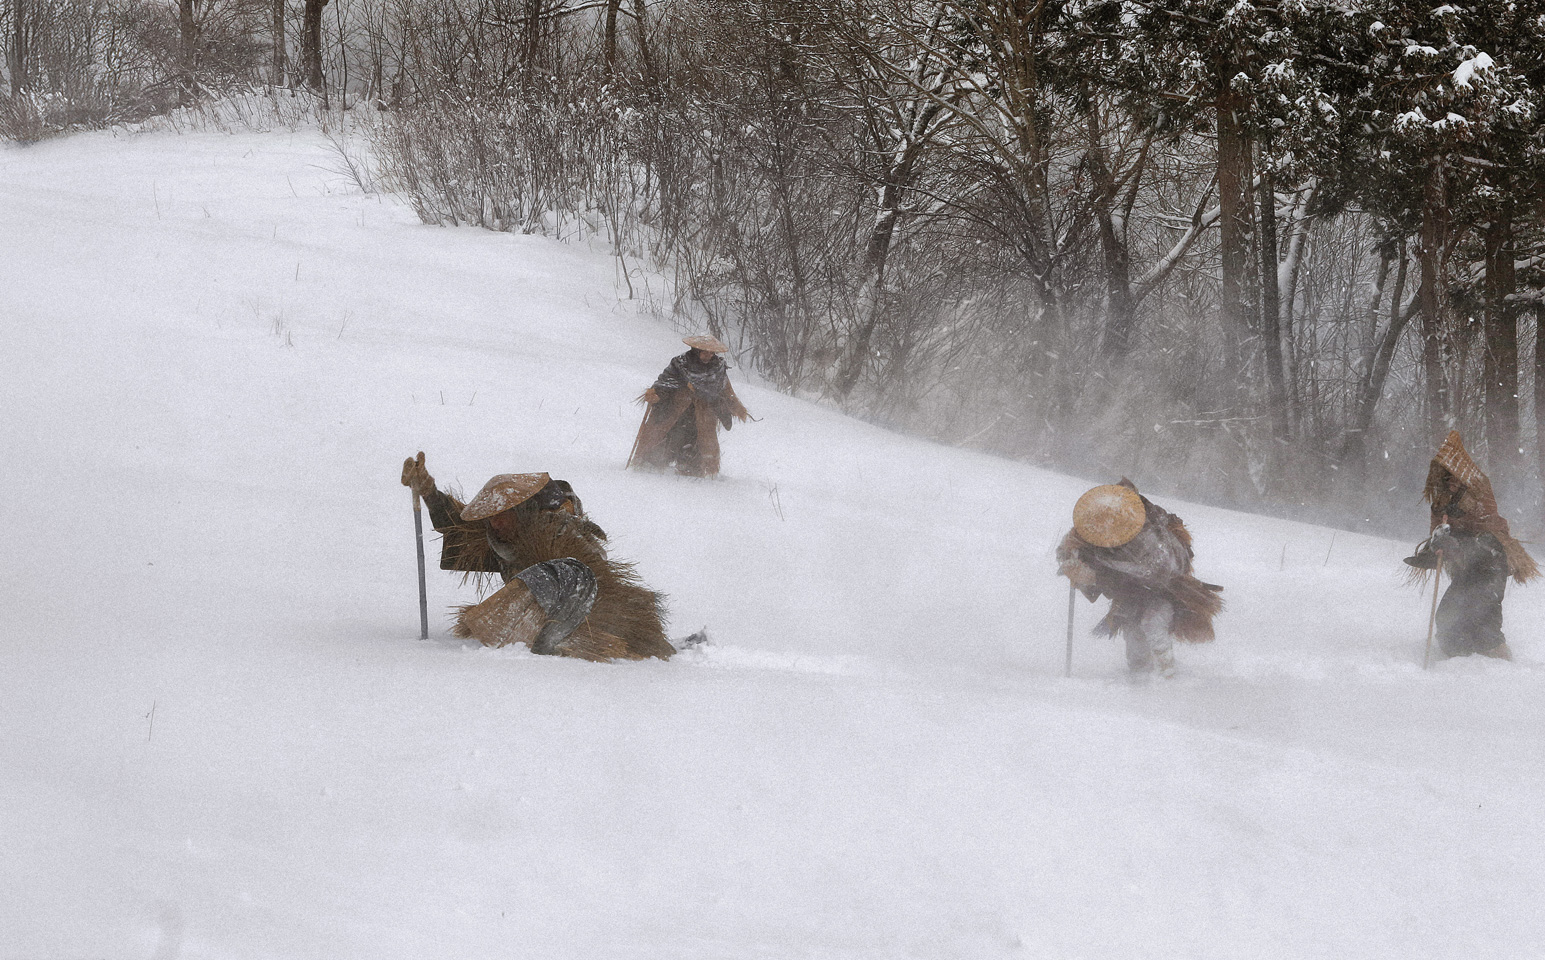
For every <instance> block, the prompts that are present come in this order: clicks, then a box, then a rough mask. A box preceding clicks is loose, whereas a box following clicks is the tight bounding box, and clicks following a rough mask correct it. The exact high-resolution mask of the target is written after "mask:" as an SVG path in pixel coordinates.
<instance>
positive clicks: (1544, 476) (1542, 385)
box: [1534, 302, 1545, 486]
mask: <svg viewBox="0 0 1545 960" xmlns="http://www.w3.org/2000/svg"><path fill="white" fill-rule="evenodd" d="M1541 411H1545V304H1542V303H1539V302H1536V303H1535V304H1534V449H1535V455H1536V457H1537V459H1538V460H1539V468H1540V484H1541V485H1542V486H1545V416H1541Z"/></svg>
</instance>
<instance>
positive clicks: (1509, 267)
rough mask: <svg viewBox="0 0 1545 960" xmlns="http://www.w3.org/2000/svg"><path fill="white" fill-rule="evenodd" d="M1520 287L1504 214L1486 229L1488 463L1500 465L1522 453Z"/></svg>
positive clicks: (1510, 230) (1508, 219)
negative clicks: (1514, 298)
mask: <svg viewBox="0 0 1545 960" xmlns="http://www.w3.org/2000/svg"><path fill="white" fill-rule="evenodd" d="M1516 287H1517V278H1516V277H1515V275H1514V268H1513V224H1512V218H1511V216H1510V215H1509V214H1508V213H1507V212H1506V211H1504V212H1502V213H1499V214H1498V215H1497V218H1496V219H1495V220H1493V221H1492V222H1491V223H1490V224H1489V225H1488V226H1487V228H1486V313H1485V330H1486V355H1485V375H1486V393H1485V406H1484V408H1483V409H1484V412H1485V422H1486V454H1487V458H1488V462H1490V463H1492V464H1494V465H1495V466H1497V467H1498V468H1502V467H1505V466H1509V465H1511V464H1513V463H1514V462H1516V460H1517V458H1518V316H1517V311H1516V309H1515V308H1514V307H1513V305H1512V304H1510V303H1509V302H1508V297H1509V296H1511V295H1512V294H1513V293H1514V291H1515V289H1516Z"/></svg>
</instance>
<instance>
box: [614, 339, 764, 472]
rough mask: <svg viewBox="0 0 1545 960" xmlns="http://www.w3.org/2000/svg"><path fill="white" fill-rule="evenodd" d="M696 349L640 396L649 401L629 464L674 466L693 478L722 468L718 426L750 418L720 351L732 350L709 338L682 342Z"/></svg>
mask: <svg viewBox="0 0 1545 960" xmlns="http://www.w3.org/2000/svg"><path fill="white" fill-rule="evenodd" d="M681 342H682V343H685V344H686V345H687V346H689V347H691V348H692V349H690V350H688V351H687V352H686V353H683V354H681V355H680V356H678V357H673V358H672V359H671V362H670V363H669V364H668V365H667V366H666V368H665V371H664V372H663V373H661V374H660V376H659V377H657V378H655V382H654V385H653V386H651V387H650V388H649V389H648V390H645V391H644V393H643V396H641V397H640V398H639V399H640V400H642V401H643V402H645V403H647V404H648V407H647V409H646V410H645V411H644V422H643V423H642V424H641V425H640V426H639V428H638V438H637V439H636V440H634V441H633V452H632V453H631V454H629V455H628V466H630V467H635V466H638V467H652V468H654V469H657V470H663V469H665V468H666V467H669V466H671V465H672V464H674V465H675V467H676V472H677V473H679V474H683V475H685V476H689V477H711V476H714V475H715V474H717V473H718V472H719V426H720V424H723V426H724V429H726V430H728V429H730V427H731V426H732V425H733V423H734V421H735V420H739V421H740V422H742V423H744V422H745V421H746V418H747V417H749V416H750V414H748V413H747V412H746V408H745V406H744V405H743V404H741V402H740V398H739V397H737V396H735V388H734V387H732V386H730V377H729V367H728V366H727V365H726V364H725V362H724V358H723V357H722V356H720V354H722V353H724V352H725V351H726V350H728V349H729V348H728V347H726V346H725V345H724V344H722V343H720V342H719V341H718V340H717V339H715V338H713V337H708V336H699V337H687V338H686V339H685V340H683V341H681Z"/></svg>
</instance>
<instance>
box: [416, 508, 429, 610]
mask: <svg viewBox="0 0 1545 960" xmlns="http://www.w3.org/2000/svg"><path fill="white" fill-rule="evenodd" d="M413 538H414V539H415V540H416V541H418V638H419V639H420V640H428V639H429V587H428V585H427V584H426V583H425V580H424V511H423V508H422V507H420V506H419V496H418V491H417V490H414V491H413Z"/></svg>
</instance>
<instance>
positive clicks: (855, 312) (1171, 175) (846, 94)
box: [0, 0, 1545, 527]
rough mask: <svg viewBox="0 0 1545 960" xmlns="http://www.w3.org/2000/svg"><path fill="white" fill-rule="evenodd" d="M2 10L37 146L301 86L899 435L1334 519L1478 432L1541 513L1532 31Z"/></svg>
mask: <svg viewBox="0 0 1545 960" xmlns="http://www.w3.org/2000/svg"><path fill="white" fill-rule="evenodd" d="M5 2H6V4H7V9H6V20H5V22H4V24H3V27H4V32H5V36H6V37H7V38H8V43H7V52H8V56H7V72H8V75H9V80H10V87H11V93H12V96H11V101H10V106H9V113H8V114H6V115H5V116H6V117H9V118H10V119H9V120H8V121H5V120H0V123H4V122H8V123H9V125H10V126H9V129H8V132H10V133H11V135H13V136H15V135H16V129H17V127H18V125H19V124H21V122H22V119H25V120H26V121H27V122H30V123H31V124H32V125H33V129H36V128H39V127H45V128H46V127H48V125H49V124H52V125H53V126H55V127H64V126H69V125H71V124H76V125H91V124H92V123H105V122H115V121H116V120H118V119H122V118H123V117H124V116H127V115H131V114H133V113H135V112H140V113H143V112H146V111H155V110H165V109H170V108H171V107H172V106H174V105H177V104H183V105H186V104H188V103H190V102H195V101H196V100H197V99H198V98H200V97H208V96H219V95H222V94H224V93H228V92H230V91H232V90H236V89H256V88H262V89H269V90H272V89H279V88H287V89H296V88H299V89H308V90H310V91H312V93H313V95H316V96H320V97H323V98H326V99H327V100H328V102H329V103H330V104H331V105H332V106H333V107H334V108H335V109H336V108H342V109H348V110H351V111H352V112H354V113H356V114H359V115H361V117H362V123H363V125H364V127H365V128H366V129H368V131H369V132H370V137H371V140H372V142H373V146H374V151H375V155H376V157H377V160H378V162H379V164H380V169H381V172H382V174H383V177H384V179H385V181H386V182H387V183H389V184H390V185H391V186H392V187H394V188H395V189H398V190H400V191H402V192H403V193H404V195H405V196H407V197H408V199H409V200H410V201H411V202H412V203H413V204H414V206H415V208H416V209H417V210H418V212H419V215H420V216H421V217H422V218H423V219H424V220H425V221H427V222H434V223H469V224H479V225H482V226H486V227H489V228H492V229H500V230H522V231H542V232H547V233H552V234H555V235H560V236H566V237H568V236H575V235H578V236H581V237H583V236H589V235H599V236H601V237H602V238H603V239H605V240H607V241H608V242H609V243H610V244H611V249H613V250H614V252H615V255H616V256H617V258H618V267H619V277H620V278H621V279H622V280H623V281H624V282H625V283H627V284H628V285H629V286H630V287H647V289H642V290H637V289H635V290H634V291H633V292H634V293H636V294H638V295H640V296H645V297H651V298H654V299H655V300H656V301H658V302H659V303H660V304H661V305H662V306H663V307H664V308H666V309H668V310H669V311H671V312H673V313H674V314H676V315H678V316H679V317H681V318H682V321H681V322H682V323H683V324H685V325H693V326H697V327H701V328H703V329H706V330H708V331H709V332H712V333H713V334H714V335H716V336H718V337H720V338H721V339H723V340H725V341H726V342H727V343H730V344H732V345H733V346H734V348H735V350H736V354H737V356H738V357H739V358H740V360H741V362H742V363H744V364H747V365H749V366H752V367H754V368H755V369H756V370H757V371H758V372H759V373H760V374H762V375H763V376H764V377H766V378H767V379H768V380H770V381H771V382H773V383H775V384H777V385H778V386H780V387H781V388H783V389H786V390H789V391H793V392H797V393H801V394H804V395H808V396H812V397H818V398H822V399H824V400H826V401H827V402H830V403H832V404H835V405H838V406H840V407H842V408H843V409H846V410H848V411H850V412H852V413H855V414H857V415H859V416H863V417H866V418H869V419H871V420H874V421H876V422H880V423H884V424H887V425H891V426H896V427H900V428H904V429H908V430H912V431H915V432H919V433H923V434H925V435H929V436H934V437H938V438H940V439H943V440H945V441H947V442H951V443H957V444H963V445H971V446H976V447H980V448H982V449H986V450H991V451H994V452H998V453H1003V454H1006V455H1010V456H1015V457H1022V458H1025V459H1028V460H1031V461H1034V462H1038V463H1043V464H1046V465H1052V466H1057V467H1059V468H1063V469H1070V470H1074V471H1078V472H1082V473H1085V474H1087V475H1089V476H1091V477H1097V478H1101V479H1108V478H1110V477H1112V476H1115V475H1120V474H1123V473H1131V474H1133V475H1134V477H1143V478H1148V479H1150V480H1152V481H1155V482H1158V483H1159V484H1160V485H1166V484H1167V485H1168V486H1170V487H1171V488H1174V489H1183V490H1184V491H1186V492H1187V493H1188V494H1190V495H1192V496H1195V497H1198V498H1206V499H1211V500H1214V501H1216V502H1222V503H1228V504H1234V505H1240V506H1256V507H1267V508H1271V509H1277V510H1279V511H1282V512H1291V513H1299V514H1302V515H1305V516H1314V517H1316V518H1319V519H1328V520H1333V521H1338V522H1344V523H1354V522H1360V521H1362V520H1366V519H1370V518H1372V519H1374V520H1381V519H1385V518H1391V519H1393V518H1403V519H1407V520H1408V519H1409V517H1410V516H1412V515H1419V513H1420V511H1414V510H1413V509H1412V507H1411V504H1410V502H1409V501H1411V500H1412V499H1413V497H1414V495H1415V491H1418V490H1419V489H1420V486H1421V481H1422V479H1423V476H1424V473H1425V462H1426V459H1427V458H1428V457H1429V456H1430V455H1431V451H1432V449H1433V448H1435V446H1436V444H1437V442H1438V441H1439V440H1440V439H1441V438H1442V436H1443V435H1444V433H1445V432H1446V431H1447V429H1448V428H1450V427H1457V428H1459V429H1461V430H1463V431H1464V432H1465V434H1466V439H1467V442H1469V443H1470V444H1471V446H1472V449H1477V450H1478V451H1479V455H1480V457H1481V458H1482V460H1483V462H1484V463H1485V464H1486V465H1487V466H1488V468H1489V469H1490V470H1491V471H1492V472H1493V473H1494V474H1495V475H1496V479H1497V482H1498V487H1499V493H1502V494H1503V501H1504V504H1505V505H1510V506H1513V507H1514V508H1515V510H1519V509H1527V510H1529V511H1531V513H1530V515H1528V516H1526V517H1524V519H1525V521H1526V527H1527V526H1528V522H1529V521H1531V520H1537V515H1538V513H1539V511H1540V508H1541V507H1542V505H1545V494H1542V491H1541V481H1542V478H1545V466H1542V457H1545V443H1542V442H1541V436H1540V430H1541V427H1542V426H1545V419H1542V418H1541V417H1539V416H1537V415H1536V411H1537V410H1545V323H1541V318H1542V310H1545V308H1542V303H1545V299H1542V295H1541V291H1542V289H1545V273H1542V268H1545V230H1542V229H1541V226H1542V217H1541V213H1542V206H1541V200H1542V183H1545V118H1542V115H1541V94H1540V92H1539V91H1541V90H1542V89H1545V9H1541V7H1540V5H1538V4H1535V3H1529V2H1518V0H1484V2H1456V3H1446V4H1441V5H1434V4H1432V3H1414V2H1407V0H1357V2H1352V0H1343V2H1334V3H1333V2H1324V0H1165V2H1147V0H1064V2H1055V0H713V2H708V0H647V2H646V0H331V2H330V3H329V2H328V0H294V2H286V0H176V2H175V3H165V2H163V3H156V2H150V0H72V2H69V3H64V2H59V0H5ZM72 104H73V105H76V106H75V107H74V108H73V109H76V110H77V114H76V115H74V117H73V119H72V116H71V115H70V114H69V113H68V109H71V105H72ZM355 107H367V108H368V109H365V110H354V108H355ZM85 108H89V109H85ZM82 110H84V112H80V111H82ZM50 111H52V113H50ZM92 111H94V112H92ZM115 111H116V112H115ZM19 117H20V118H21V119H18V118H19ZM0 129H7V128H5V127H0ZM662 274H663V275H664V278H665V281H666V282H665V283H664V285H663V287H661V288H659V289H657V288H656V284H658V283H659V278H660V277H661V275H662ZM1408 525H1409V524H1408Z"/></svg>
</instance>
